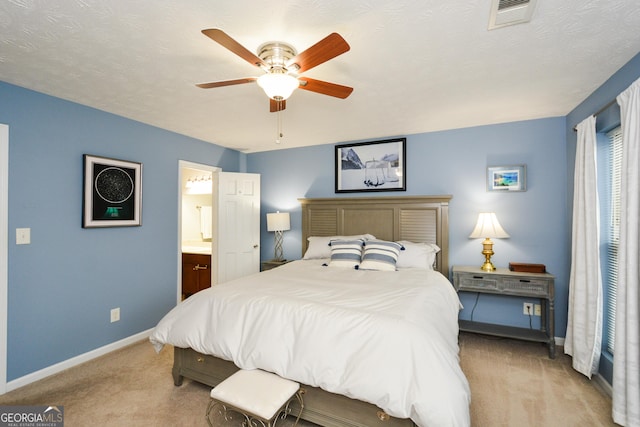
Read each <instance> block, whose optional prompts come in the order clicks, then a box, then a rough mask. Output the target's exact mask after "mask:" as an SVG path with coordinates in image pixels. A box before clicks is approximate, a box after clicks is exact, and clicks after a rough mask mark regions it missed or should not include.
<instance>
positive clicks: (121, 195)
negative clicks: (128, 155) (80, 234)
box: [82, 154, 142, 228]
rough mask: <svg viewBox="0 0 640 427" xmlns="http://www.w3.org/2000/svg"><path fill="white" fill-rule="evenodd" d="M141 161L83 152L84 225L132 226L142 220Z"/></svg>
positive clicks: (139, 223) (87, 226) (91, 226)
mask: <svg viewBox="0 0 640 427" xmlns="http://www.w3.org/2000/svg"><path fill="white" fill-rule="evenodd" d="M141 218H142V163H136V162H128V161H124V160H116V159H109V158H106V157H98V156H91V155H88V154H85V155H84V195H83V210H82V227H83V228H95V227H130V226H138V225H141V223H142V221H141Z"/></svg>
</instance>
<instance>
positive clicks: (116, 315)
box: [111, 307, 120, 323]
mask: <svg viewBox="0 0 640 427" xmlns="http://www.w3.org/2000/svg"><path fill="white" fill-rule="evenodd" d="M118 320H120V307H118V308H112V309H111V323H113V322H117V321H118Z"/></svg>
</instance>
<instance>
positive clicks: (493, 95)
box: [0, 0, 640, 152]
mask: <svg viewBox="0 0 640 427" xmlns="http://www.w3.org/2000/svg"><path fill="white" fill-rule="evenodd" d="M489 3H490V2H489V1H488V0H446V1H442V0H440V1H431V0H399V1H389V0H351V1H344V0H286V1H285V0H271V1H269V2H264V3H263V2H257V1H255V0H218V1H212V0H174V1H169V0H153V1H152V0H127V1H122V0H4V1H2V2H0V80H2V81H6V82H8V83H12V84H15V85H18V86H22V87H26V88H29V89H33V90H36V91H39V92H44V93H47V94H50V95H54V96H57V97H60V98H64V99H68V100H71V101H74V102H78V103H80V104H84V105H88V106H91V107H95V108H98V109H100V110H104V111H108V112H111V113H115V114H118V115H121V116H124V117H128V118H131V119H134V120H138V121H140V122H144V123H148V124H151V125H154V126H158V127H160V128H164V129H168V130H172V131H175V132H178V133H181V134H185V135H189V136H192V137H195V138H198V139H202V140H205V141H209V142H212V143H215V144H218V145H221V146H224V147H229V148H234V149H239V150H245V151H247V152H254V151H265V150H275V149H280V148H291V147H299V146H307V145H316V144H328V143H335V142H341V141H352V140H362V139H368V138H375V139H381V138H384V137H385V136H398V135H407V134H412V133H420V132H428V131H436V130H444V129H453V128H461V127H468V126H476V125H483V124H492V123H502V122H509V121H515V120H524V119H535V118H542V117H552V116H563V115H566V114H567V113H569V112H570V111H571V110H572V109H573V108H574V107H575V106H576V105H578V104H579V103H580V102H581V101H582V100H584V99H585V98H586V97H587V96H588V95H589V94H590V93H592V92H593V91H594V90H595V89H596V88H597V87H598V86H600V85H601V84H602V83H603V82H605V81H606V80H607V79H608V78H609V77H610V76H611V75H612V74H613V73H614V72H615V71H617V70H618V69H619V68H620V67H621V66H622V65H624V64H625V63H626V62H627V61H629V60H630V59H631V58H632V57H633V56H634V55H636V54H637V53H638V52H639V51H640V31H638V29H639V28H640V4H639V3H638V0H616V1H609V0H598V1H596V0H562V1H558V0H538V2H537V5H536V9H535V11H534V13H533V18H532V21H531V22H530V23H527V24H519V25H514V26H510V27H505V28H501V29H497V30H492V31H488V30H487V27H488V23H489V13H490V4H489ZM205 28H221V29H222V30H224V31H225V32H226V33H227V34H229V35H230V36H231V37H233V38H235V39H236V40H237V41H238V42H239V43H241V44H242V45H243V46H245V47H246V48H247V49H249V50H250V51H253V52H255V50H256V49H257V47H258V46H259V45H261V44H262V43H264V42H267V41H274V40H278V41H284V42H287V43H290V44H292V45H293V46H294V47H295V48H296V49H297V50H298V51H303V50H305V49H306V48H308V47H309V46H311V45H313V44H315V43H316V42H317V41H319V40H321V39H322V38H324V37H325V36H327V35H328V34H330V33H332V32H338V33H339V34H341V35H342V36H343V37H344V38H345V39H346V40H347V42H348V43H349V44H350V45H351V50H350V51H349V52H347V53H345V54H343V55H341V56H338V57H337V58H335V59H332V60H331V61H329V62H326V63H324V64H322V65H319V66H318V67H316V68H314V69H312V70H309V71H307V72H306V73H304V75H305V76H308V77H312V78H315V79H320V80H326V81H330V82H334V83H338V84H342V85H347V86H352V87H353V88H354V92H353V94H352V95H351V96H350V97H349V98H347V99H345V100H341V99H337V98H332V97H328V96H324V95H319V94H316V93H313V92H309V91H303V90H298V91H296V92H295V93H294V94H293V95H292V96H291V98H289V100H288V101H287V109H286V111H285V112H284V113H282V122H283V132H284V138H283V139H282V143H281V144H279V145H277V144H275V142H274V141H275V139H276V129H277V128H276V123H277V120H276V115H275V114H274V113H269V102H268V98H267V97H266V95H264V93H263V92H262V90H261V89H260V88H259V87H258V86H257V85H256V84H254V83H251V84H245V85H238V86H230V87H224V88H217V89H208V90H204V89H199V88H197V87H196V86H195V83H202V82H210V81H217V80H229V79H235V78H241V77H250V76H257V75H259V73H260V71H259V70H258V69H257V68H255V67H252V66H251V65H250V64H248V63H247V62H245V61H243V60H242V59H240V58H239V57H237V56H235V55H234V54H232V53H231V52H229V51H228V50H226V49H224V48H222V47H221V46H219V45H218V44H217V43H215V42H213V41H212V40H210V39H209V38H207V37H205V36H204V35H203V34H201V32H200V31H201V30H202V29H205Z"/></svg>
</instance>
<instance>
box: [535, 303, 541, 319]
mask: <svg viewBox="0 0 640 427" xmlns="http://www.w3.org/2000/svg"><path fill="white" fill-rule="evenodd" d="M533 315H534V316H541V315H542V308H541V307H540V304H536V305H534V306H533Z"/></svg>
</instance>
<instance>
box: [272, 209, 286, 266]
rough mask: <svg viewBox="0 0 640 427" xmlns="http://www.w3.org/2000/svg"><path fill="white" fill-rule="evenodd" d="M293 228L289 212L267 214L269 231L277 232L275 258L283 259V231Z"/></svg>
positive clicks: (277, 259)
mask: <svg viewBox="0 0 640 427" xmlns="http://www.w3.org/2000/svg"><path fill="white" fill-rule="evenodd" d="M287 230H291V222H290V220H289V212H280V211H278V212H276V213H268V214H267V231H273V232H275V236H274V240H275V248H274V252H273V254H274V257H275V258H274V259H275V260H276V261H283V258H282V232H283V231H287Z"/></svg>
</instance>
